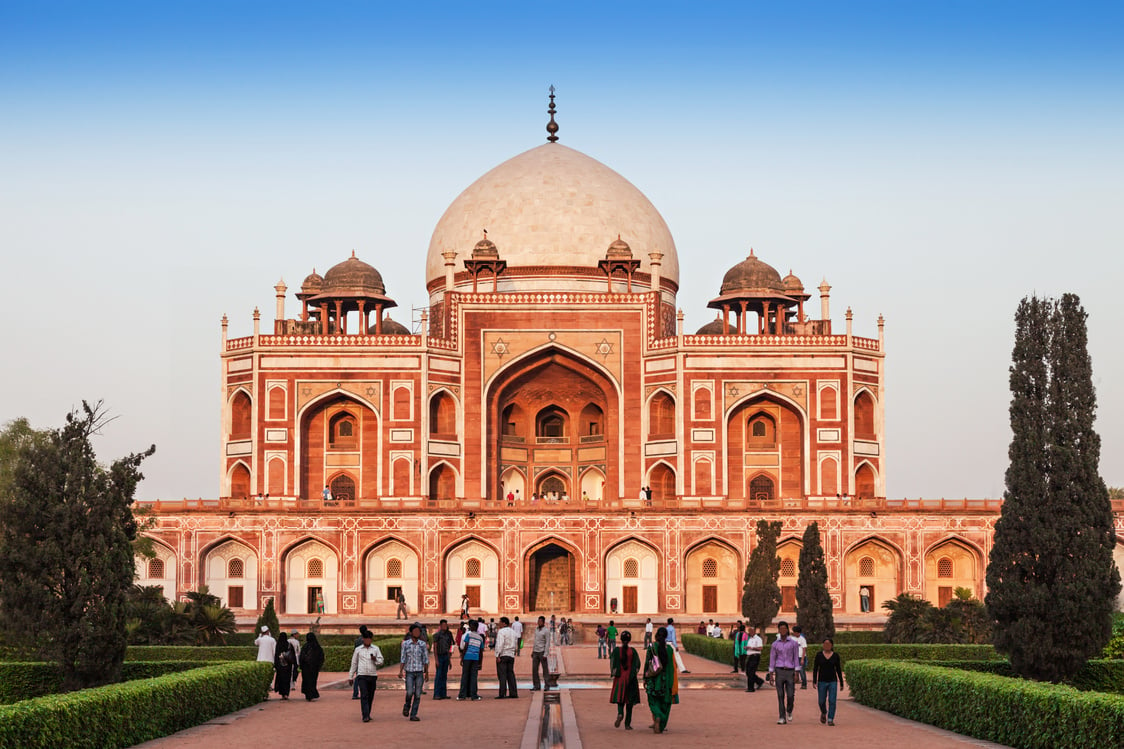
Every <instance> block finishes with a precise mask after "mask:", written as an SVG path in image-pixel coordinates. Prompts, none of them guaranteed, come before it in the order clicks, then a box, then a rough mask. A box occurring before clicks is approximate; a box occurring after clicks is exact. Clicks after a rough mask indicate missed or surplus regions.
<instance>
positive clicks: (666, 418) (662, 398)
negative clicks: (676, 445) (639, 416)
mask: <svg viewBox="0 0 1124 749" xmlns="http://www.w3.org/2000/svg"><path fill="white" fill-rule="evenodd" d="M645 412H646V413H647V416H648V432H647V434H648V439H649V440H660V439H674V438H675V425H676V422H677V419H676V405H675V394H674V393H672V392H671V391H670V390H668V389H667V388H665V387H658V388H656V389H655V390H653V391H652V392H651V394H649V396H648V398H647V402H646V408H645Z"/></svg>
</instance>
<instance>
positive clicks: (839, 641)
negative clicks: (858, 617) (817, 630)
mask: <svg viewBox="0 0 1124 749" xmlns="http://www.w3.org/2000/svg"><path fill="white" fill-rule="evenodd" d="M832 641H833V642H834V643H835V645H836V647H838V646H839V645H883V644H885V643H886V633H885V632H883V631H882V630H880V629H856V630H849V629H848V630H843V631H842V632H836V633H835V637H833V638H832Z"/></svg>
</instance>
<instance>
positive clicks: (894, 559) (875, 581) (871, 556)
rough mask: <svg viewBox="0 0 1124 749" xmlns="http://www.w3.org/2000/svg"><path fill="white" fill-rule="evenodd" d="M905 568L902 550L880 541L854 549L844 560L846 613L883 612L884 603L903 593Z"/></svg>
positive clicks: (873, 539) (856, 546)
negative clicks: (902, 575) (902, 583)
mask: <svg viewBox="0 0 1124 749" xmlns="http://www.w3.org/2000/svg"><path fill="white" fill-rule="evenodd" d="M901 565H902V556H901V554H900V553H899V552H898V550H897V549H895V548H894V547H893V546H892V545H890V544H889V543H886V542H884V541H883V540H881V539H879V538H869V539H867V540H865V541H863V542H861V543H859V544H856V545H855V546H853V547H851V549H850V550H848V551H847V553H846V554H845V555H844V557H843V582H844V593H843V602H844V604H843V605H844V609H845V611H846V612H847V613H849V614H858V613H877V612H879V611H880V609H881V606H882V603H883V602H884V601H887V600H889V599H891V598H894V597H895V596H897V595H898V594H899V593H901ZM864 589H865V593H864Z"/></svg>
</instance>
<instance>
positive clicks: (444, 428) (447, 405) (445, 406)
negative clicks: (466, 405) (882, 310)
mask: <svg viewBox="0 0 1124 749" xmlns="http://www.w3.org/2000/svg"><path fill="white" fill-rule="evenodd" d="M459 424H460V408H459V407H458V404H457V399H456V398H454V397H453V393H452V391H450V390H449V389H448V388H444V387H441V388H437V389H435V390H434V391H433V392H432V393H430V394H429V434H430V436H431V437H433V438H434V439H440V440H449V441H456V440H457V439H458V432H459Z"/></svg>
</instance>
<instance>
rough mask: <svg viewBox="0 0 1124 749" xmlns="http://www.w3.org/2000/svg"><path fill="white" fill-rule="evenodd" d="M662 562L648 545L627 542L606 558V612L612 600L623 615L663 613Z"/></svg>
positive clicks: (614, 549)
mask: <svg viewBox="0 0 1124 749" xmlns="http://www.w3.org/2000/svg"><path fill="white" fill-rule="evenodd" d="M659 572H660V560H659V556H658V555H657V554H656V551H655V550H654V549H653V548H652V547H651V546H648V545H647V544H643V543H640V542H639V541H635V540H632V539H630V540H627V541H625V542H623V543H620V544H617V545H616V546H614V547H613V548H612V549H610V550H609V553H608V554H606V555H605V611H606V612H607V613H611V605H612V600H613V599H614V598H615V599H616V601H617V612H618V613H620V614H654V613H656V612H658V611H659V610H660V606H659V589H660V575H659Z"/></svg>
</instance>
